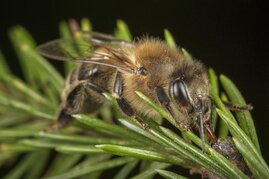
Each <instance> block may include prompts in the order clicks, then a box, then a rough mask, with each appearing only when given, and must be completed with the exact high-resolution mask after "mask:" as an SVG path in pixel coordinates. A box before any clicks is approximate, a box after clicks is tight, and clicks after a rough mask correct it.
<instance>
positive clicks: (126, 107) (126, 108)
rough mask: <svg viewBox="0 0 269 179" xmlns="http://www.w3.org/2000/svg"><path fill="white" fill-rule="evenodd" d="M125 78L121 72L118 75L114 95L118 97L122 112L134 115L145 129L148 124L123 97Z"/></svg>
mask: <svg viewBox="0 0 269 179" xmlns="http://www.w3.org/2000/svg"><path fill="white" fill-rule="evenodd" d="M123 90H124V89H123V78H122V75H121V73H120V72H118V73H117V75H116V80H115V83H114V87H113V95H114V96H115V97H116V100H117V103H118V105H119V107H120V108H121V110H122V112H123V113H124V114H126V115H127V116H130V117H133V118H134V119H135V121H136V122H138V124H139V125H141V126H142V127H143V128H144V129H147V128H148V125H147V124H146V123H144V122H143V120H142V119H141V118H140V117H139V116H137V115H136V114H135V111H134V109H133V108H132V106H131V105H130V103H129V102H128V101H127V100H126V99H125V98H123V97H122V94H123Z"/></svg>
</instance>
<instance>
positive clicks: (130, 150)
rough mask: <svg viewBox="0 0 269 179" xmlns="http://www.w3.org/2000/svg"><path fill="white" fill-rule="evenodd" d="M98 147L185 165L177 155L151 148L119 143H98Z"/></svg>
mask: <svg viewBox="0 0 269 179" xmlns="http://www.w3.org/2000/svg"><path fill="white" fill-rule="evenodd" d="M96 147H98V148H101V149H102V150H104V151H107V152H110V153H113V154H116V155H120V156H128V157H135V158H139V159H145V160H154V161H159V162H166V163H173V164H175V165H181V166H184V164H185V162H184V161H183V160H182V159H180V158H176V157H175V156H171V157H170V156H169V155H167V154H162V153H161V152H155V151H150V149H147V150H145V149H140V148H135V147H125V146H117V145H97V146H96Z"/></svg>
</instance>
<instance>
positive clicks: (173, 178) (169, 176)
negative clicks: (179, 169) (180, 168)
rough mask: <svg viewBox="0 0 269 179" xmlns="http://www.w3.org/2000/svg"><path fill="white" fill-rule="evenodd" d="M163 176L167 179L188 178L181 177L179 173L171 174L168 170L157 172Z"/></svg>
mask: <svg viewBox="0 0 269 179" xmlns="http://www.w3.org/2000/svg"><path fill="white" fill-rule="evenodd" d="M156 171H157V172H158V173H159V174H160V175H161V176H163V177H164V178H167V179H187V178H186V177H184V176H181V175H179V174H177V173H174V172H170V171H167V170H158V169H157V170H156Z"/></svg>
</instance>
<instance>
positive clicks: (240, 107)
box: [224, 102, 253, 111]
mask: <svg viewBox="0 0 269 179" xmlns="http://www.w3.org/2000/svg"><path fill="white" fill-rule="evenodd" d="M224 104H225V106H226V107H227V108H229V109H230V110H231V111H243V110H249V111H251V110H253V106H252V105H251V104H246V105H239V104H233V103H229V102H224Z"/></svg>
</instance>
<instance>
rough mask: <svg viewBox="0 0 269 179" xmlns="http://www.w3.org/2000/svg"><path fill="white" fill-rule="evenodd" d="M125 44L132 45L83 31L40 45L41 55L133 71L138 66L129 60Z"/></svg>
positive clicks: (103, 35)
mask: <svg viewBox="0 0 269 179" xmlns="http://www.w3.org/2000/svg"><path fill="white" fill-rule="evenodd" d="M123 45H132V44H131V43H129V42H125V41H122V40H120V39H117V38H116V37H113V36H110V35H105V34H101V33H97V32H96V33H91V34H89V33H84V32H83V33H82V36H80V37H78V38H70V39H58V40H53V41H50V42H47V43H45V44H42V45H40V46H39V47H38V51H39V53H40V54H41V55H43V56H45V57H47V58H50V59H54V60H61V61H73V62H77V63H93V64H99V65H105V66H110V67H113V68H117V69H121V70H124V71H128V72H131V73H133V72H134V71H135V70H136V66H135V65H134V64H132V62H131V60H129V58H128V55H127V54H126V53H125V52H124V50H123Z"/></svg>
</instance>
